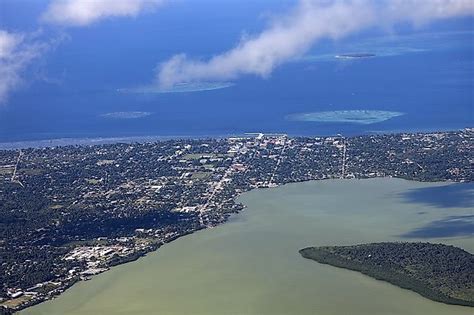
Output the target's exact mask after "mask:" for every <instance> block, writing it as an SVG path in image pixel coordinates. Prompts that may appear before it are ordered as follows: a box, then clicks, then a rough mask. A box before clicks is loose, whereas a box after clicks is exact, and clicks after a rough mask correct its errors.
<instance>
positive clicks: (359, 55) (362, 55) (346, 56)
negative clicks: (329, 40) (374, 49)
mask: <svg viewBox="0 0 474 315" xmlns="http://www.w3.org/2000/svg"><path fill="white" fill-rule="evenodd" d="M375 56H376V55H375V54H370V53H354V54H340V55H336V56H334V57H335V58H338V59H359V58H372V57H375Z"/></svg>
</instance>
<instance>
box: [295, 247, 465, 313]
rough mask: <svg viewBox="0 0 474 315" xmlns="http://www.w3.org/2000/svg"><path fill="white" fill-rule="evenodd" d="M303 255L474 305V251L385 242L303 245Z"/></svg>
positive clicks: (448, 300) (445, 300) (447, 300)
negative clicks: (318, 245) (349, 244)
mask: <svg viewBox="0 0 474 315" xmlns="http://www.w3.org/2000/svg"><path fill="white" fill-rule="evenodd" d="M299 252H300V254H301V256H303V257H304V258H307V259H312V260H315V261H317V262H319V263H322V264H327V265H331V266H335V267H339V268H345V269H349V270H355V271H359V272H361V273H363V274H365V275H368V276H370V277H372V278H375V279H377V280H383V281H387V282H390V283H391V284H394V285H396V286H399V287H401V288H404V289H409V290H412V291H414V292H417V293H419V294H421V295H422V296H424V297H426V298H428V299H431V300H434V301H438V302H442V303H446V304H455V305H463V306H471V307H474V255H472V254H471V253H468V252H466V251H464V250H462V249H460V248H457V247H454V246H449V245H443V244H432V243H410V242H400V243H399V242H385V243H371V244H361V245H352V246H322V247H307V248H304V249H301V250H300V251H299Z"/></svg>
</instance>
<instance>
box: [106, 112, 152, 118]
mask: <svg viewBox="0 0 474 315" xmlns="http://www.w3.org/2000/svg"><path fill="white" fill-rule="evenodd" d="M151 114H153V113H150V112H113V113H107V114H102V115H100V117H102V118H109V119H137V118H143V117H147V116H150V115H151Z"/></svg>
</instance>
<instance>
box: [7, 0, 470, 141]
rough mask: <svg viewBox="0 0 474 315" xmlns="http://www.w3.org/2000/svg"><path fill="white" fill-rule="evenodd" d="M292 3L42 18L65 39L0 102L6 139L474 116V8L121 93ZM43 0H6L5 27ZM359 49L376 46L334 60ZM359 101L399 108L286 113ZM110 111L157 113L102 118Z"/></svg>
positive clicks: (319, 131) (24, 22)
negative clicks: (226, 75) (213, 79)
mask: <svg viewBox="0 0 474 315" xmlns="http://www.w3.org/2000/svg"><path fill="white" fill-rule="evenodd" d="M291 3H292V2H291V1H281V2H279V3H278V4H276V3H275V2H274V1H237V0H233V1H202V2H201V1H178V2H176V3H175V4H173V5H169V6H164V7H163V8H161V9H160V10H158V11H156V12H155V13H150V14H143V15H141V16H140V17H137V18H130V19H128V18H123V19H112V20H107V21H104V22H101V23H98V24H94V25H91V26H88V27H84V28H70V29H57V28H53V27H46V26H44V27H42V30H41V35H40V36H41V37H45V38H46V37H49V38H63V39H62V40H61V42H60V43H59V44H58V45H57V47H56V48H54V49H52V50H51V51H49V52H48V53H47V54H45V56H44V58H42V59H41V60H38V61H37V62H35V64H34V65H33V66H32V67H30V68H29V69H28V71H27V72H26V73H25V74H24V84H23V86H22V87H21V88H19V89H17V90H16V91H15V92H14V93H13V94H11V95H10V98H9V101H8V103H6V104H3V105H1V106H0V142H11V141H25V140H29V141H31V140H41V139H56V138H96V137H128V136H134V137H136V136H150V135H152V136H221V135H230V134H242V133H245V132H278V133H288V134H290V135H330V134H336V133H342V134H345V135H354V134H363V133H379V132H396V131H431V130H447V129H460V128H465V127H473V126H474V121H473V120H474V119H473V107H474V27H473V19H472V18H468V19H458V20H455V21H453V20H451V21H444V22H437V23H434V24H429V25H423V26H418V27H416V28H413V27H411V26H408V25H401V26H398V27H397V28H396V29H393V30H391V31H390V32H387V31H382V30H368V31H365V32H363V33H359V34H355V35H353V36H351V37H349V38H345V39H341V40H339V41H332V40H325V41H321V42H319V43H316V44H315V45H314V47H313V49H312V50H311V51H310V52H309V53H308V54H307V55H305V56H303V57H301V58H297V59H295V60H294V61H292V62H289V63H286V64H284V65H283V66H281V67H279V68H277V69H276V70H275V71H274V72H273V73H272V75H271V76H270V77H268V78H260V77H254V76H246V77H243V78H241V79H238V80H234V81H233V83H235V85H234V86H232V87H229V88H224V89H219V90H213V91H201V92H190V93H166V94H156V93H155V94H154V93H121V92H118V91H117V89H124V88H133V87H137V86H143V85H147V84H150V83H151V82H152V80H153V76H154V68H155V67H156V66H157V65H158V64H159V63H160V62H163V61H165V60H167V59H168V58H170V57H171V56H173V55H174V54H177V53H182V52H184V53H186V54H187V55H188V56H190V57H193V58H203V59H206V58H209V57H210V56H212V55H213V54H217V53H220V52H223V51H225V50H228V49H230V48H232V47H233V46H234V45H236V43H238V41H239V39H240V37H241V36H242V34H243V33H245V32H246V33H249V34H256V33H258V32H259V31H260V30H262V29H263V28H264V27H265V24H266V19H265V14H267V13H270V12H276V13H278V12H283V11H284V10H285V8H287V7H289V6H291ZM45 4H46V2H44V1H38V2H35V1H5V2H4V3H3V4H2V5H0V13H1V14H0V17H1V18H0V28H6V29H8V30H18V31H24V30H29V31H35V30H37V27H38V26H37V22H36V20H37V17H38V15H39V14H40V12H41V11H42V10H43V9H44V7H45ZM13 12H14V13H15V14H13ZM362 52H363V53H374V54H376V56H375V57H373V58H361V59H357V60H354V59H352V60H340V59H336V58H334V55H337V54H342V53H362ZM0 79H1V78H0ZM359 109H369V110H387V111H397V112H403V113H404V115H402V116H399V117H395V118H392V119H390V120H387V121H384V122H380V123H375V124H367V125H360V124H347V123H320V122H302V121H289V120H287V119H286V118H285V116H287V115H289V114H294V113H305V112H315V111H334V110H359ZM111 112H148V113H150V115H149V116H146V117H142V118H135V119H110V118H106V117H104V116H102V115H104V114H107V113H111Z"/></svg>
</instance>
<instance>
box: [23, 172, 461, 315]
mask: <svg viewBox="0 0 474 315" xmlns="http://www.w3.org/2000/svg"><path fill="white" fill-rule="evenodd" d="M380 179H387V180H389V179H394V178H393V177H377V178H364V179H329V180H326V179H323V180H308V181H302V182H290V183H285V184H281V185H278V186H275V187H263V188H252V189H250V190H248V191H245V192H242V193H240V194H239V195H237V196H236V198H235V201H236V202H240V201H242V200H241V198H242V196H243V195H245V194H248V193H252V192H254V191H260V190H261V191H264V190H273V188H274V189H280V188H281V187H283V186H293V185H298V184H300V183H310V182H324V181H334V180H336V181H345V182H347V181H354V182H356V181H359V180H361V181H365V180H367V181H371V180H380ZM396 180H400V181H406V182H418V183H423V182H421V181H418V180H408V179H404V178H396ZM446 182H448V181H435V182H432V183H446ZM248 207H249V205H248V204H246V203H245V202H244V207H243V208H242V209H241V210H239V211H238V212H235V213H233V214H231V215H230V216H229V217H227V218H226V220H225V221H223V222H221V223H220V224H219V225H217V226H215V227H225V223H232V221H233V218H235V217H236V216H238V215H240V214H241V212H243V211H244V210H245V209H247V208H248ZM235 222H237V223H238V222H239V221H238V220H237V221H235ZM208 230H210V229H209V228H204V229H199V230H195V231H193V232H192V233H188V234H186V235H181V236H179V237H176V238H175V239H173V240H171V241H170V242H167V243H166V244H162V245H161V246H164V245H170V244H171V242H172V241H175V240H178V239H182V238H185V237H189V236H191V235H193V234H195V233H196V234H197V233H198V232H203V233H204V232H205V231H208ZM161 246H160V247H158V248H157V249H156V250H151V251H148V252H146V253H143V255H140V256H139V257H137V259H134V260H133V261H137V260H140V258H141V257H145V256H148V254H152V255H156V254H157V253H159V252H158V249H159V248H161ZM300 248H301V247H300ZM295 250H298V248H296V249H295ZM296 255H298V254H296ZM133 261H129V262H133ZM127 263H128V262H124V263H121V264H120V265H125V264H127ZM117 266H119V265H117ZM114 267H115V266H114ZM112 269H113V267H111V268H110V271H112ZM104 273H106V272H104ZM78 282H80V281H78ZM397 289H398V287H397ZM48 301H49V300H45V301H42V302H48ZM42 302H40V303H36V304H35V305H37V304H41V303H42ZM443 304H446V303H443ZM446 305H449V304H446ZM32 306H33V305H30V306H29V307H28V308H30V307H32ZM456 306H461V307H463V305H456ZM25 308H26V307H25ZM25 308H23V310H24V309H25ZM19 314H22V312H21V311H20V313H19Z"/></svg>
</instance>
